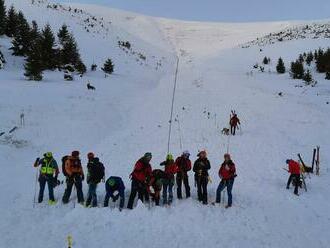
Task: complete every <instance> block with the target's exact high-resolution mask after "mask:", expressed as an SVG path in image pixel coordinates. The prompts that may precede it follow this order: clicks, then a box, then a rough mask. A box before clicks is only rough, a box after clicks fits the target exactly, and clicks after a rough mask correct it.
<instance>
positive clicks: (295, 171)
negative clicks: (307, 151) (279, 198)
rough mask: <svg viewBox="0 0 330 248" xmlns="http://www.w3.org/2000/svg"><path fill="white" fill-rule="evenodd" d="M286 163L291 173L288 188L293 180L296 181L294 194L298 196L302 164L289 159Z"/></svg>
mask: <svg viewBox="0 0 330 248" xmlns="http://www.w3.org/2000/svg"><path fill="white" fill-rule="evenodd" d="M286 163H287V164H288V167H289V170H288V172H289V173H290V177H289V179H288V183H287V184H286V188H287V189H289V188H290V184H291V182H292V180H294V194H295V195H299V194H298V187H299V184H300V164H299V163H298V162H296V161H294V160H292V159H287V160H286Z"/></svg>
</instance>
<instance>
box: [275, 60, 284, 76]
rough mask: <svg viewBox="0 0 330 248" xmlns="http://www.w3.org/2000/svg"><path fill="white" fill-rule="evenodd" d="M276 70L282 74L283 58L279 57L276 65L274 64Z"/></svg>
mask: <svg viewBox="0 0 330 248" xmlns="http://www.w3.org/2000/svg"><path fill="white" fill-rule="evenodd" d="M276 71H277V73H279V74H283V73H285V71H286V69H285V65H284V62H283V59H282V58H281V57H280V58H279V59H278V62H277V66H276Z"/></svg>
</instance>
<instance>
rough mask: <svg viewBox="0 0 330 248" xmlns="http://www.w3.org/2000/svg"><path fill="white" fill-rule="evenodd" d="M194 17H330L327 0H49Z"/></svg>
mask: <svg viewBox="0 0 330 248" xmlns="http://www.w3.org/2000/svg"><path fill="white" fill-rule="evenodd" d="M52 1H55V2H71V3H72V2H79V3H92V4H102V5H106V6H109V7H113V8H119V9H124V10H129V11H134V12H138V13H142V14H146V15H151V16H161V17H169V18H176V19H184V20H196V21H229V22H230V21H231V22H239V21H243V22H244V21H275V20H306V19H308V20H310V19H325V18H330V0H52Z"/></svg>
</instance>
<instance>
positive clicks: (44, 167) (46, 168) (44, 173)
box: [34, 152, 59, 205]
mask: <svg viewBox="0 0 330 248" xmlns="http://www.w3.org/2000/svg"><path fill="white" fill-rule="evenodd" d="M39 165H41V168H40V174H39V179H38V180H39V185H40V190H39V197H38V203H41V202H42V200H43V198H44V191H45V186H46V183H47V184H48V193H49V201H48V203H49V204H50V205H53V204H55V198H54V187H55V186H56V185H57V176H58V174H59V170H58V166H57V163H56V160H55V159H54V158H53V154H52V153H51V152H47V153H45V154H44V157H43V158H42V159H39V158H37V159H36V161H35V163H34V167H38V166H39Z"/></svg>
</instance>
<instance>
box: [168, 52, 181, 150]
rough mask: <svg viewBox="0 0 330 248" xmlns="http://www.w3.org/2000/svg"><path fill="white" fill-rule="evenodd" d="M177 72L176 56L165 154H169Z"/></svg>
mask: <svg viewBox="0 0 330 248" xmlns="http://www.w3.org/2000/svg"><path fill="white" fill-rule="evenodd" d="M178 71H179V57H178V56H177V62H176V70H175V77H174V86H173V95H172V105H171V114H170V123H169V124H170V125H169V130H168V142H167V153H169V152H170V143H171V133H172V123H173V109H174V99H175V92H176V85H177V79H178Z"/></svg>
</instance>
